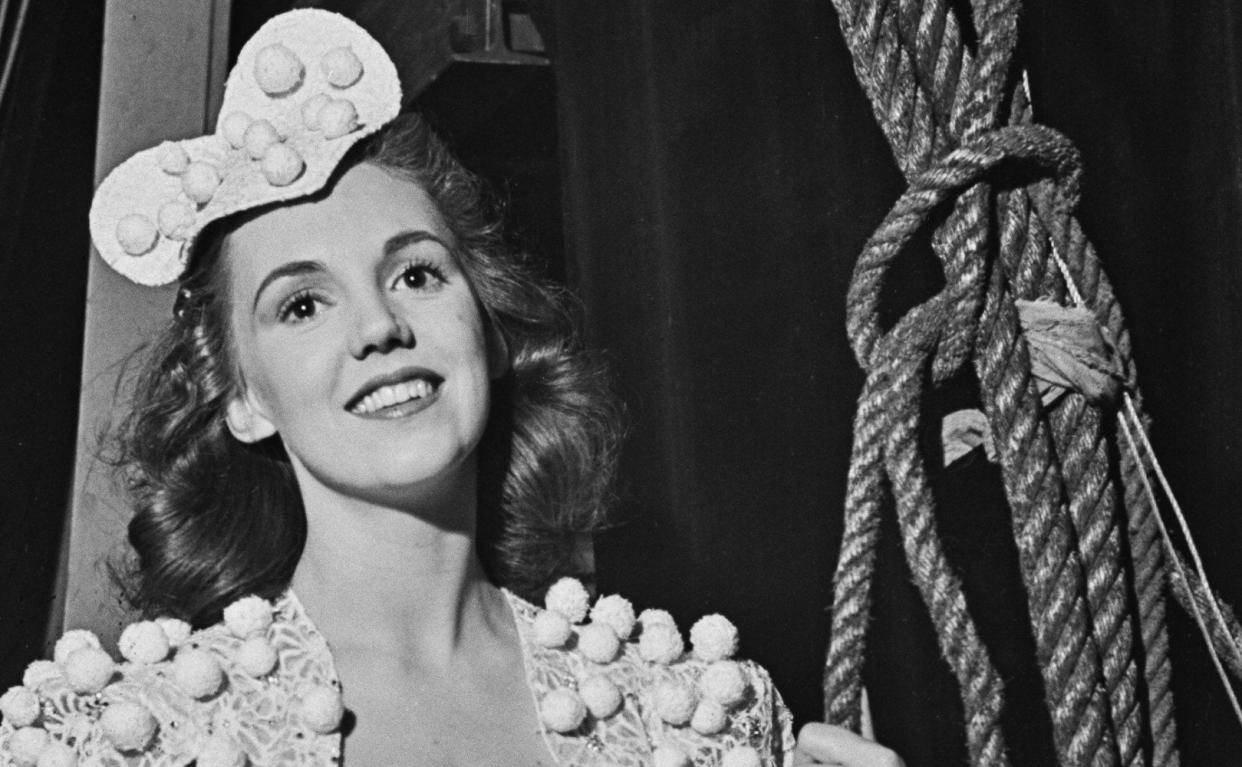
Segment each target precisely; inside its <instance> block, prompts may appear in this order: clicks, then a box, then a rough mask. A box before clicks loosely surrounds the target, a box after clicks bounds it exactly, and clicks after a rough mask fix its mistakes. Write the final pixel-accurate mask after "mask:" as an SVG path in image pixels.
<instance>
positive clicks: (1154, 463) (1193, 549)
mask: <svg viewBox="0 0 1242 767" xmlns="http://www.w3.org/2000/svg"><path fill="white" fill-rule="evenodd" d="M1125 403H1126V410H1127V412H1128V414H1129V416H1130V420H1131V421H1133V423H1134V424H1135V426H1134V428H1135V431H1137V432H1138V434H1139V438H1140V439H1141V440H1142V442H1143V449H1144V450H1145V451H1147V455H1149V456H1151V467H1152V469H1153V470H1154V471H1155V472H1156V477H1157V478H1158V479H1159V480H1160V487H1161V488H1162V489H1163V490H1164V494H1165V496H1166V497H1167V498H1168V499H1169V504H1170V505H1171V506H1172V507H1173V516H1175V517H1176V518H1177V524H1178V526H1179V527H1181V530H1182V536H1183V537H1185V539H1186V546H1187V548H1188V549H1189V550H1190V557H1191V559H1192V560H1193V561H1194V563H1195V570H1196V571H1197V572H1198V573H1199V579H1200V580H1201V581H1202V583H1203V590H1204V591H1205V592H1206V594H1207V597H1208V604H1209V605H1211V607H1212V615H1213V617H1214V618H1216V620H1217V622H1218V623H1220V626H1221V628H1222V629H1223V631H1222V632H1221V633H1222V634H1223V635H1224V636H1225V637H1226V638H1227V639H1228V641H1229V647H1230V648H1231V649H1232V650H1233V656H1234V657H1235V658H1238V659H1240V660H1242V648H1239V647H1238V644H1237V642H1236V641H1235V640H1234V637H1233V635H1232V634H1231V633H1230V631H1229V623H1228V622H1227V621H1226V620H1225V616H1224V615H1223V614H1222V613H1221V611H1220V604H1219V603H1218V602H1217V600H1216V597H1215V592H1213V591H1212V587H1211V585H1209V584H1208V579H1207V572H1206V571H1205V569H1204V567H1203V560H1202V559H1201V558H1200V557H1199V547H1198V546H1196V545H1195V540H1194V538H1191V537H1190V526H1189V525H1188V524H1187V523H1186V517H1185V515H1183V514H1182V507H1181V504H1179V503H1178V502H1177V497H1176V496H1175V495H1173V488H1172V486H1171V485H1170V484H1169V480H1168V479H1167V478H1166V477H1165V476H1164V469H1163V468H1161V466H1160V460H1159V459H1158V458H1156V451H1155V450H1153V449H1152V446H1151V442H1150V441H1148V439H1147V432H1146V431H1145V430H1144V429H1143V428H1142V423H1141V422H1140V421H1139V417H1138V413H1137V412H1135V410H1134V402H1133V400H1131V399H1130V395H1129V394H1127V395H1126V396H1125ZM1140 465H1141V464H1140ZM1157 518H1159V515H1157ZM1160 524H1161V528H1162V529H1163V526H1164V522H1163V521H1161V523H1160ZM1165 539H1166V541H1167V540H1168V536H1167V535H1166V536H1165ZM1169 550H1170V551H1172V543H1169ZM1183 582H1184V583H1185V584H1186V588H1187V590H1189V589H1190V581H1187V580H1185V579H1183ZM1190 601H1191V602H1192V603H1193V602H1194V601H1195V600H1194V599H1193V594H1192V599H1191V600H1190ZM1210 641H1211V640H1210V638H1209V643H1210Z"/></svg>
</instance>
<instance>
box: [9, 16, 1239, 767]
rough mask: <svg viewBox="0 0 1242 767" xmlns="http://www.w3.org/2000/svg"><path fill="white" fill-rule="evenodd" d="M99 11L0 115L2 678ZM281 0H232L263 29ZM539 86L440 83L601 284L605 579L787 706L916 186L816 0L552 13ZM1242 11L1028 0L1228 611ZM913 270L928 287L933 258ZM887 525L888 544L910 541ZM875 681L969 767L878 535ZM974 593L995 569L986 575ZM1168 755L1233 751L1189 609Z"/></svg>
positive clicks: (56, 510)
mask: <svg viewBox="0 0 1242 767" xmlns="http://www.w3.org/2000/svg"><path fill="white" fill-rule="evenodd" d="M101 5H102V4H101V3H97V2H92V3H75V4H73V5H72V7H70V6H69V4H61V3H38V2H35V3H32V4H31V5H30V15H29V17H28V19H27V25H26V29H25V32H24V35H23V38H22V42H21V46H20V48H19V50H18V57H17V59H16V69H15V74H14V79H13V84H12V86H11V88H10V91H9V92H8V93H7V94H6V95H5V98H4V103H3V105H2V107H0V361H3V363H4V364H5V366H6V372H7V374H6V375H3V376H0V402H3V403H4V407H3V408H2V409H0V434H2V435H4V439H3V440H0V479H3V481H4V483H5V485H4V487H5V488H6V493H5V495H4V498H3V500H0V583H2V584H3V585H0V684H5V685H7V684H9V683H12V682H14V681H15V680H17V679H18V678H19V677H20V672H21V668H22V667H23V666H24V665H25V663H26V662H28V661H29V660H30V659H31V658H33V657H35V656H36V655H38V654H40V653H41V648H42V644H43V639H44V637H43V634H44V623H45V621H46V614H47V609H48V604H49V603H50V600H51V597H52V594H53V591H54V579H55V572H56V562H57V558H58V553H57V552H58V546H59V541H60V537H61V527H62V519H63V515H64V510H65V508H66V504H67V497H68V493H69V491H70V481H71V476H72V460H73V453H74V445H73V440H74V438H75V429H76V412H75V407H76V402H77V396H78V395H77V389H78V377H79V364H80V353H81V351H80V349H81V322H82V310H83V307H82V296H83V295H84V285H85V274H86V265H87V259H86V254H87V252H88V247H89V245H88V238H87V232H86V226H85V222H86V209H87V207H88V205H89V200H90V193H91V185H92V181H91V176H92V167H93V146H94V126H95V120H96V116H95V114H96V113H95V110H96V102H97V99H98V62H99V54H100V39H99V37H100V30H101V23H102V10H101ZM288 5H289V3H287V2H285V3H283V4H282V3H275V2H270V0H263V1H262V2H260V1H259V0H248V2H245V3H238V4H237V7H236V8H235V10H234V19H233V23H234V27H233V28H234V32H235V34H234V37H235V38H238V39H245V37H246V36H248V35H249V34H250V32H251V31H252V30H253V29H254V28H256V27H257V26H258V24H259V23H261V21H262V20H263V19H264V18H266V16H267V15H270V14H271V13H275V12H278V11H280V10H283V9H284V8H285V7H288ZM531 10H532V11H533V12H534V13H535V16H536V19H537V21H538V22H539V25H540V30H541V31H542V32H543V34H544V36H545V39H546V40H547V41H548V42H549V44H550V45H551V52H552V58H553V62H554V68H553V71H552V72H550V73H548V74H546V75H534V76H532V77H530V78H529V81H528V82H521V83H517V84H510V85H509V86H508V87H506V88H504V89H501V90H500V91H494V92H499V93H502V94H503V96H501V97H497V102H496V104H495V105H494V108H492V109H490V110H488V111H485V112H477V111H476V112H475V113H473V114H470V115H467V116H464V117H463V116H462V115H463V113H462V107H461V105H462V104H469V103H471V101H472V99H471V98H470V97H469V96H468V95H465V96H463V94H470V93H472V92H473V91H472V89H474V88H478V87H486V84H487V82H488V77H489V76H488V75H487V74H486V73H482V72H479V71H473V70H472V71H467V70H465V69H463V70H459V71H456V72H454V71H450V73H449V74H448V75H447V76H446V77H445V78H443V79H442V80H440V81H438V82H437V83H436V84H435V85H434V86H433V87H432V90H431V91H429V92H428V93H427V94H425V95H424V97H423V98H422V99H421V101H422V103H423V106H424V108H426V109H429V110H430V111H431V112H432V113H433V118H432V119H433V120H435V121H436V122H437V124H439V125H440V126H441V127H442V129H443V130H444V131H445V132H446V133H447V134H448V135H449V137H450V139H451V140H453V141H454V142H455V143H456V145H457V146H458V148H459V150H460V151H461V153H462V155H463V156H464V157H465V158H466V159H467V161H468V162H469V163H471V164H473V165H474V167H476V168H478V169H479V170H480V171H481V172H483V173H484V174H485V175H487V176H489V177H490V178H492V179H493V180H494V181H495V182H496V183H497V185H498V186H499V187H500V188H501V190H502V192H503V193H505V194H507V195H508V196H509V197H510V198H511V199H512V209H511V214H512V215H511V219H512V228H513V230H514V232H515V234H516V235H517V236H519V237H520V238H521V239H522V240H523V241H525V242H526V243H528V244H529V245H531V246H532V247H534V248H536V249H539V250H541V251H542V252H545V253H548V255H549V269H550V271H551V272H552V273H553V274H556V275H565V276H566V277H567V279H568V280H569V282H570V283H571V284H572V285H574V287H575V288H576V289H577V291H578V292H579V294H580V295H581V296H582V297H583V299H584V303H585V305H586V327H587V330H588V333H589V335H590V336H591V338H592V340H593V341H594V342H595V343H596V344H598V345H600V346H602V347H603V348H605V349H607V350H608V352H609V353H610V355H611V357H612V359H613V362H614V365H615V368H616V370H617V373H618V377H619V379H620V384H621V387H622V390H623V393H624V395H625V397H626V399H627V401H628V404H629V407H630V420H631V438H630V440H629V443H628V446H627V451H626V455H625V459H624V474H623V483H622V487H621V498H622V509H623V512H624V520H625V522H624V524H623V525H621V526H619V527H618V528H617V529H616V530H614V531H613V532H611V533H609V534H607V535H604V536H602V537H601V538H600V539H599V541H598V556H599V568H600V573H599V575H600V579H601V585H602V586H603V588H605V589H615V590H618V591H621V592H622V593H624V594H626V595H627V596H629V597H630V598H631V599H633V600H634V601H635V602H636V603H637V604H640V605H660V606H664V607H668V608H670V609H671V610H672V611H673V612H674V613H675V614H676V615H677V616H678V618H679V620H681V621H682V624H683V626H684V625H688V622H689V621H691V620H693V619H694V618H695V617H697V616H698V615H701V614H703V613H705V612H710V611H720V612H723V613H725V614H727V615H729V616H730V617H731V618H733V619H734V621H735V622H737V623H738V624H739V625H740V626H741V629H742V636H743V645H744V651H745V652H746V653H747V654H748V655H750V656H752V657H754V658H756V659H757V660H759V661H760V662H762V663H764V664H765V665H766V666H767V667H768V668H770V669H771V670H772V672H773V675H774V676H775V677H776V680H777V682H778V684H779V685H780V687H781V689H782V691H783V692H784V694H785V696H786V698H787V700H788V702H789V703H790V705H791V706H792V707H793V709H794V711H795V713H796V715H797V716H798V717H799V719H800V720H806V719H810V718H815V717H817V716H818V715H819V713H820V708H819V707H820V702H819V692H818V688H819V674H820V666H821V664H822V658H823V650H824V645H825V643H826V632H827V626H828V621H827V615H826V613H825V606H826V605H828V604H829V603H830V601H831V583H830V580H831V573H832V568H833V566H834V563H835V559H836V547H837V543H838V540H839V535H840V520H839V514H840V505H841V499H842V497H843V495H844V485H845V475H846V469H847V461H848V452H849V444H850V434H849V431H850V422H851V418H852V411H853V404H854V399H855V397H856V395H857V392H858V389H859V385H860V383H861V376H860V374H859V373H858V371H857V369H856V367H855V365H854V363H853V358H852V356H851V355H850V354H849V352H848V347H847V344H846V339H845V334H844V330H843V327H844V295H845V287H846V284H847V281H848V277H849V273H850V270H851V267H852V263H853V259H854V257H855V255H856V254H857V252H858V250H859V249H860V247H861V245H862V243H863V242H864V240H865V239H866V237H867V236H868V235H869V234H870V232H871V231H872V229H873V228H874V226H875V225H876V224H877V223H878V222H879V220H880V219H881V217H882V216H883V215H884V213H885V212H886V211H887V209H888V207H889V205H890V204H891V203H892V202H893V201H894V200H895V199H896V197H897V196H898V195H899V194H900V192H901V190H902V183H901V179H900V176H899V174H898V173H897V170H896V167H895V165H894V163H893V162H892V160H891V158H890V157H889V154H888V150H887V147H886V145H885V143H884V141H883V138H882V136H881V134H880V132H879V129H878V128H877V127H876V126H875V125H874V122H873V120H872V118H871V114H870V108H869V107H868V105H867V104H866V102H865V100H864V99H863V96H862V95H861V92H860V91H859V89H858V86H857V84H856V83H855V81H854V78H853V72H852V68H851V64H850V61H849V57H848V53H847V51H846V50H845V46H844V43H843V42H842V40H841V38H840V33H839V31H838V29H837V24H836V18H835V15H834V13H833V11H832V10H831V8H830V6H829V4H828V2H827V0H815V1H814V2H811V1H810V0H789V1H787V2H783V3H756V2H753V0H752V1H751V2H738V1H735V0H712V1H711V2H706V1H700V0H686V1H684V2H678V3H659V2H655V0H616V1H615V2H610V3H606V4H604V3H556V4H553V3H551V2H547V3H532V4H531ZM1237 13H1238V11H1236V10H1235V9H1234V8H1233V6H1232V5H1231V2H1230V0H1203V1H1201V2H1198V3H1178V2H1174V0H1160V1H1159V2H1149V3H1143V4H1135V3H1126V2H1122V0H1103V1H1101V2H1095V3H1075V2H1070V1H1069V0H1038V1H1034V0H1033V1H1032V2H1028V3H1027V7H1026V12H1025V17H1024V19H1023V25H1022V34H1023V37H1022V44H1021V49H1020V51H1019V56H1020V59H1021V63H1022V64H1023V65H1025V66H1026V68H1027V69H1028V70H1029V71H1030V75H1031V83H1032V91H1033V95H1034V102H1035V106H1036V116H1037V119H1038V120H1039V121H1041V122H1044V123H1047V124H1049V125H1052V126H1053V127H1056V128H1057V129H1059V130H1061V131H1063V132H1064V133H1066V134H1067V135H1069V136H1070V137H1071V138H1072V139H1074V140H1075V141H1076V142H1077V143H1078V145H1079V147H1080V148H1081V150H1082V152H1083V155H1084V157H1085V161H1086V186H1085V196H1084V200H1083V203H1082V207H1081V211H1080V214H1081V219H1082V221H1083V223H1084V226H1085V228H1086V230H1087V231H1088V233H1089V234H1090V236H1091V237H1092V239H1093V240H1094V242H1095V244H1096V246H1097V248H1098V250H1099V252H1100V253H1101V254H1102V257H1103V258H1104V260H1105V263H1106V264H1107V266H1108V268H1109V271H1110V275H1111V277H1112V279H1113V281H1114V283H1115V285H1116V288H1117V292H1118V294H1119V296H1120V298H1121V300H1122V303H1123V306H1124V307H1125V308H1126V310H1127V316H1128V320H1129V324H1130V328H1131V330H1132V332H1133V336H1134V346H1135V355H1136V358H1137V361H1138V364H1139V380H1140V383H1141V385H1142V387H1143V389H1144V393H1145V401H1146V405H1147V409H1148V411H1149V412H1150V414H1151V415H1152V416H1153V419H1154V432H1153V436H1154V438H1155V443H1156V447H1157V450H1158V452H1159V454H1160V456H1161V458H1162V460H1163V461H1164V462H1165V465H1166V468H1167V470H1168V471H1169V473H1170V475H1171V480H1172V482H1173V486H1174V487H1175V488H1176V489H1177V491H1178V492H1179V495H1180V500H1181V501H1182V505H1183V507H1184V508H1185V509H1186V512H1187V515H1188V516H1189V517H1190V521H1191V526H1192V528H1193V529H1194V530H1195V531H1196V534H1197V539H1198V541H1199V544H1200V547H1201V549H1202V552H1203V555H1204V558H1205V560H1206V562H1207V567H1208V572H1209V574H1210V575H1211V576H1212V577H1213V579H1214V582H1215V585H1216V586H1217V587H1218V588H1219V589H1220V590H1221V591H1223V592H1224V594H1225V596H1226V597H1227V598H1228V599H1229V601H1230V602H1232V603H1233V604H1235V605H1238V604H1242V561H1240V558H1239V557H1237V556H1236V553H1235V552H1236V551H1237V549H1238V544H1239V542H1240V541H1242V515H1239V514H1238V513H1237V510H1236V508H1235V500H1236V499H1237V498H1238V497H1239V495H1240V494H1242V493H1240V491H1242V479H1240V478H1239V472H1238V470H1237V464H1238V458H1237V453H1236V449H1237V448H1236V437H1235V435H1236V434H1237V433H1238V429H1239V416H1238V413H1239V407H1238V406H1239V402H1238V400H1239V397H1240V396H1242V388H1240V387H1238V386H1237V385H1234V382H1233V381H1234V375H1235V370H1236V369H1237V367H1238V366H1237V364H1236V362H1235V360H1236V357H1237V354H1238V353H1237V351H1236V350H1237V349H1238V348H1239V341H1242V337H1240V336H1242V302H1240V300H1239V290H1240V289H1242V274H1240V272H1242V223H1240V222H1242V218H1240V215H1239V214H1242V210H1240V208H1242V146H1240V142H1242V101H1240V99H1242V95H1240V88H1239V78H1240V77H1242V61H1239V56H1238V46H1239V43H1242V38H1240V36H1239V34H1240V32H1239V22H1238V20H1237V18H1236V15H1237ZM927 278H928V279H932V278H933V275H931V274H929V275H928V277H927ZM996 488H997V485H996V478H995V476H994V472H993V471H992V470H991V468H990V467H989V466H988V465H987V464H986V463H985V462H982V461H979V460H976V461H973V462H969V463H968V464H967V465H966V466H965V467H963V468H962V469H961V470H959V471H957V472H956V473H950V474H948V475H946V477H945V478H943V479H942V488H941V489H942V491H943V492H946V493H947V494H948V495H949V496H951V498H952V502H951V503H949V504H946V514H945V519H944V520H943V523H944V528H945V535H946V538H948V541H949V545H950V550H951V553H952V554H953V555H954V556H955V562H956V563H957V564H958V565H959V567H961V568H962V569H963V571H964V573H965V576H966V578H967V581H968V587H970V588H972V589H973V590H972V596H973V595H976V594H977V595H978V600H977V601H976V602H975V609H976V612H977V614H978V615H979V620H980V623H981V624H983V626H984V628H985V634H986V635H988V636H992V637H998V639H997V640H996V642H997V644H998V645H999V646H997V647H995V648H994V652H995V654H996V655H997V656H998V662H1000V663H1001V664H1002V666H1003V667H1004V669H1005V670H1006V672H1007V674H1008V676H1009V679H1008V680H1007V681H1008V682H1009V683H1010V686H1011V689H1012V690H1013V694H1012V698H1013V704H1012V711H1011V715H1010V717H1009V718H1008V719H1007V722H1006V724H1007V726H1008V728H1009V732H1008V734H1009V736H1010V742H1011V745H1012V746H1013V749H1014V751H1015V756H1016V757H1017V758H1016V760H1015V761H1017V762H1018V763H1026V764H1041V763H1045V761H1046V757H1047V749H1046V745H1045V738H1044V736H1045V735H1046V727H1047V725H1046V721H1043V720H1041V714H1040V708H1039V706H1038V705H1033V702H1034V701H1037V699H1038V695H1037V694H1032V683H1033V682H1034V679H1035V677H1034V674H1033V669H1031V668H1030V667H1029V663H1028V662H1026V661H1025V660H1024V655H1023V653H1022V650H1023V648H1024V644H1023V643H1024V642H1026V641H1028V640H1027V639H1026V637H1027V634H1028V630H1027V629H1026V627H1025V618H1024V616H1022V615H1021V612H1020V610H1015V609H1014V600H1013V599H1012V598H1011V595H1012V594H1011V592H1010V591H1009V589H1011V588H1012V584H1013V582H1014V579H1013V574H1012V571H1011V568H1010V565H1011V564H1012V562H1011V561H1010V560H1011V549H1012V543H1011V542H1007V541H1006V530H1007V522H1006V520H1005V519H1004V516H1003V514H1004V512H1003V509H1001V508H1000V507H999V505H998V503H997V499H998V497H999V496H997V495H996V493H997V492H998V491H997V489H996ZM889 532H892V531H891V530H890V531H889ZM888 541H889V545H888V553H887V555H886V556H885V557H884V558H883V561H882V577H883V579H884V581H883V583H884V586H883V589H882V591H881V594H880V598H879V600H878V604H877V606H876V613H877V614H876V623H875V630H874V632H873V639H872V647H873V648H874V651H873V654H872V656H871V659H870V663H869V665H868V669H867V679H868V685H869V687H870V688H871V691H872V702H873V708H874V709H875V717H876V726H877V734H878V736H879V737H880V739H881V740H882V741H884V742H886V743H888V744H890V745H892V746H893V747H895V748H897V749H898V750H899V751H900V752H901V753H902V755H903V756H904V757H905V759H906V761H907V763H908V764H910V765H912V767H913V765H917V764H946V763H959V762H961V760H962V756H963V751H962V749H961V745H960V741H961V736H960V732H961V727H960V721H959V720H960V704H958V702H957V694H956V692H955V691H954V690H953V689H952V688H951V686H949V680H948V674H947V672H946V671H945V670H944V668H943V664H942V663H941V662H940V661H939V660H938V659H937V657H936V654H935V643H934V642H935V640H934V636H933V635H932V633H931V629H930V624H929V622H928V621H927V619H926V618H925V617H924V616H923V610H922V608H921V607H920V606H919V604H918V601H917V597H916V596H915V594H914V592H913V589H912V587H911V586H910V585H909V584H908V574H907V573H906V572H905V570H904V565H902V563H901V561H900V557H899V556H898V555H897V548H896V543H895V541H894V539H893V537H892V536H891V535H890V536H889V538H888ZM970 584H975V585H974V586H973V587H972V586H970ZM1171 624H1172V625H1171V633H1172V641H1173V651H1174V662H1175V667H1174V672H1175V685H1176V688H1175V692H1176V697H1177V705H1178V708H1179V735H1180V743H1181V749H1182V754H1183V763H1184V764H1188V765H1199V764H1216V763H1230V762H1232V761H1235V760H1236V755H1237V754H1238V753H1239V749H1242V730H1240V729H1239V725H1238V724H1237V723H1236V722H1235V721H1233V718H1232V716H1231V714H1230V711H1229V708H1228V704H1227V702H1226V700H1225V698H1224V696H1223V693H1222V692H1221V690H1220V687H1219V683H1218V682H1217V681H1216V680H1215V678H1214V676H1213V675H1212V673H1211V669H1210V666H1209V664H1208V661H1207V659H1206V656H1205V655H1204V653H1203V651H1202V648H1201V643H1200V641H1199V640H1198V638H1197V636H1196V635H1195V632H1194V629H1193V625H1192V624H1191V623H1190V621H1189V620H1188V619H1186V618H1185V616H1184V615H1182V614H1181V612H1180V611H1179V610H1177V609H1174V610H1172V612H1171Z"/></svg>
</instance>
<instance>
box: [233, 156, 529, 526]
mask: <svg viewBox="0 0 1242 767" xmlns="http://www.w3.org/2000/svg"><path fill="white" fill-rule="evenodd" d="M452 245H453V243H452V238H451V234H450V233H449V230H448V227H447V226H446V225H445V223H444V221H443V220H442V218H441V216H440V213H439V211H438V210H437V209H436V207H435V205H434V204H433V202H432V201H431V198H430V197H428V196H427V194H426V193H425V192H424V191H423V190H422V189H421V188H420V187H419V186H417V185H416V184H414V183H412V182H410V181H405V180H402V179H399V178H396V177H394V176H391V175H389V174H388V173H386V172H384V171H383V170H381V169H379V168H377V167H375V166H372V165H365V164H364V165H358V166H355V167H353V168H352V169H350V170H348V171H346V172H345V173H344V174H343V175H342V176H341V178H340V179H339V181H338V182H337V184H336V186H335V187H334V188H333V189H332V191H331V193H330V194H329V195H327V196H326V197H324V198H323V199H319V200H313V201H304V202H299V203H296V204H291V205H285V206H281V207H278V208H274V209H273V210H271V211H269V212H266V213H264V214H262V215H260V216H258V217H257V218H255V219H253V220H251V221H248V222H246V223H245V224H243V225H242V226H240V227H239V228H238V229H237V231H236V232H234V233H233V234H232V235H230V236H229V238H228V240H227V242H226V244H225V252H224V258H225V259H226V267H227V271H228V276H229V296H230V301H231V329H232V333H233V339H234V346H235V353H236V356H237V360H238V365H239V368H240V371H241V375H242V378H243V379H244V380H243V386H242V387H241V388H242V394H240V395H239V396H238V398H237V399H236V400H235V401H234V402H233V403H232V404H231V405H230V406H229V409H228V422H229V426H230V429H231V430H232V431H233V433H234V434H235V435H236V436H237V437H238V438H240V439H243V440H245V441H256V440H259V439H263V438H264V437H267V436H270V435H271V434H273V433H276V434H279V435H280V438H281V439H282V440H283V442H284V445H285V449H286V451H287V452H288V453H289V456H290V458H291V460H292V461H293V464H294V467H295V470H296V472H297V474H298V478H299V481H300V482H301V483H303V493H304V494H305V493H306V491H307V488H306V487H305V483H306V482H307V481H311V482H316V483H318V484H320V485H322V486H324V487H326V488H330V489H332V490H335V491H337V492H339V493H342V494H344V495H347V496H350V497H353V498H359V499H365V500H368V501H372V502H378V503H384V504H387V505H393V506H409V505H411V504H417V503H418V502H419V500H420V499H424V498H434V497H436V496H438V495H439V494H440V493H443V492H444V491H445V490H448V489H449V488H450V487H451V486H452V485H451V483H453V482H460V481H472V477H473V473H472V472H473V460H472V459H473V453H474V449H475V447H476V445H477V444H478V442H479V439H480V438H481V436H482V433H483V429H484V426H485V424H486V422H487V413H488V400H489V391H490V378H491V377H492V376H493V374H495V375H499V374H500V373H501V372H503V367H504V364H505V362H504V350H503V343H500V342H496V343H489V335H493V336H494V334H489V333H488V331H487V330H486V328H485V326H484V322H483V320H482V318H481V316H480V314H479V309H478V304H477V302H476V300H475V297H474V294H473V292H472V290H471V287H470V285H469V283H468V281H467V279H466V275H465V274H464V273H463V272H462V271H461V270H460V269H459V268H458V265H457V262H456V260H455V259H454V257H453V256H452V254H451V251H450V249H451V247H452ZM446 483H449V484H446Z"/></svg>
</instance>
